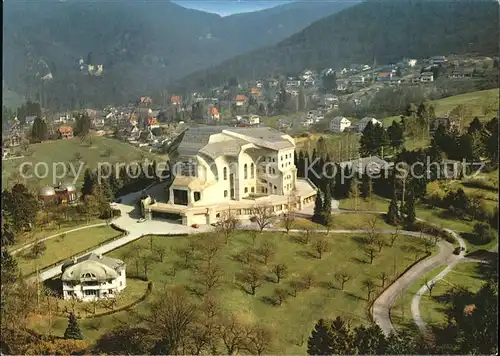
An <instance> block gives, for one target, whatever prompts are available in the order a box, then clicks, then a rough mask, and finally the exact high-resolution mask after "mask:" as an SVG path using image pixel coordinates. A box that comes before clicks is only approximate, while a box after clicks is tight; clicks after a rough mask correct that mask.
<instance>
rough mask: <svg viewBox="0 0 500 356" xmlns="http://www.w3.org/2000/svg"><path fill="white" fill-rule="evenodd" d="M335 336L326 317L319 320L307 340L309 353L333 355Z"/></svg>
mask: <svg viewBox="0 0 500 356" xmlns="http://www.w3.org/2000/svg"><path fill="white" fill-rule="evenodd" d="M332 344H333V336H332V333H331V330H330V327H329V325H328V324H327V322H326V321H325V320H324V319H320V320H318V322H317V323H316V325H315V326H314V329H313V331H312V333H311V336H309V340H308V341H307V354H308V355H332V354H333V350H332Z"/></svg>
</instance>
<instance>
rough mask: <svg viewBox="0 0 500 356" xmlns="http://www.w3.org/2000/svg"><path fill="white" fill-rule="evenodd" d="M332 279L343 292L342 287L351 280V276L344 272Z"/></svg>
mask: <svg viewBox="0 0 500 356" xmlns="http://www.w3.org/2000/svg"><path fill="white" fill-rule="evenodd" d="M334 278H335V279H336V280H337V282H339V283H340V289H341V290H344V285H345V284H346V283H347V282H348V281H349V280H350V279H351V276H350V275H349V274H348V273H346V272H340V273H335V276H334Z"/></svg>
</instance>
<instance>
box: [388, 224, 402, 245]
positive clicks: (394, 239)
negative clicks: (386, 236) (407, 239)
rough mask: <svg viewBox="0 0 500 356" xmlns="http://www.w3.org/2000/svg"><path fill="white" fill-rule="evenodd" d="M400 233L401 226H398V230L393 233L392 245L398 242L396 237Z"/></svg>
mask: <svg viewBox="0 0 500 356" xmlns="http://www.w3.org/2000/svg"><path fill="white" fill-rule="evenodd" d="M399 234H400V229H399V227H396V230H395V231H394V232H393V233H392V234H391V244H390V247H393V246H394V242H396V239H397V238H398V237H399Z"/></svg>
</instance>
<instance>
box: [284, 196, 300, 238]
mask: <svg viewBox="0 0 500 356" xmlns="http://www.w3.org/2000/svg"><path fill="white" fill-rule="evenodd" d="M296 209H297V195H296V191H295V189H294V190H293V191H292V193H290V194H289V195H288V197H287V202H286V210H285V213H284V214H283V218H282V221H283V225H284V227H285V229H286V233H287V234H288V233H289V232H290V230H291V229H292V227H293V224H294V222H295V211H296Z"/></svg>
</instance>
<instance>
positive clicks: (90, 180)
mask: <svg viewBox="0 0 500 356" xmlns="http://www.w3.org/2000/svg"><path fill="white" fill-rule="evenodd" d="M95 184H96V180H95V177H94V174H93V173H92V171H91V170H90V169H89V168H87V169H86V170H85V173H84V175H83V185H82V198H84V197H85V196H86V195H91V194H92V192H93V191H94V186H95Z"/></svg>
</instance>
